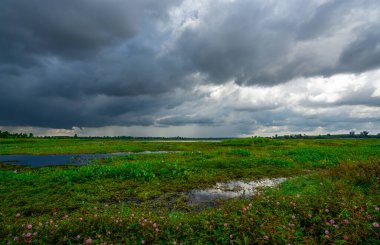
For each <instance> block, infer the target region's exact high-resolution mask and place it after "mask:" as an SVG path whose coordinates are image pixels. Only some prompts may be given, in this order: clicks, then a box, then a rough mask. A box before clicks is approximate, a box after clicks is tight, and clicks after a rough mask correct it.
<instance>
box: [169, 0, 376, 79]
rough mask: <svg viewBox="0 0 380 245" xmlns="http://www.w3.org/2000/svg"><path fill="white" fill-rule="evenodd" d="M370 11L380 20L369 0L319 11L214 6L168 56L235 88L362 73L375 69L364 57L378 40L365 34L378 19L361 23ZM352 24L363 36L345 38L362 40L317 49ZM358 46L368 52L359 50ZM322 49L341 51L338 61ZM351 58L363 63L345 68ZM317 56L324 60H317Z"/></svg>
mask: <svg viewBox="0 0 380 245" xmlns="http://www.w3.org/2000/svg"><path fill="white" fill-rule="evenodd" d="M370 10H371V11H376V12H377V14H378V15H379V16H380V9H379V7H378V5H377V2H376V1H373V0H367V1H365V0H364V1H355V0H351V1H342V0H332V1H327V2H326V3H324V4H322V5H320V6H318V5H317V4H316V2H313V1H306V2H305V1H290V2H286V3H282V2H281V3H280V2H279V1H272V2H263V1H248V0H240V1H236V2H233V3H229V2H225V3H224V4H215V5H212V7H210V10H209V11H208V12H207V13H204V14H203V15H202V12H200V13H199V16H200V17H199V19H200V20H201V21H203V22H202V23H204V24H201V25H200V26H199V27H196V28H188V29H186V30H185V31H184V32H183V34H182V35H181V37H180V38H179V39H178V40H177V50H175V51H174V52H176V53H177V54H178V55H179V56H183V57H184V59H185V58H187V59H188V58H190V60H191V61H192V62H193V65H194V69H195V70H199V71H201V72H203V73H205V74H207V75H208V76H209V80H210V82H213V83H224V82H226V81H228V80H234V81H235V82H236V83H238V84H245V85H252V84H259V85H263V86H268V85H273V84H278V83H282V82H286V81H288V80H291V79H293V78H297V77H302V76H304V77H308V76H316V75H327V76H329V75H332V74H335V73H339V72H342V71H343V72H351V71H353V72H356V71H360V72H362V71H365V70H368V69H373V68H375V67H379V65H380V62H379V61H378V55H377V52H376V53H375V54H373V55H371V57H372V58H371V57H369V58H367V57H366V55H367V54H368V52H371V50H373V48H374V47H376V46H374V44H376V43H375V41H377V40H379V39H378V38H377V36H376V35H373V34H371V33H372V30H371V29H372V28H377V27H378V24H379V23H380V18H379V17H377V18H376V19H370V18H368V20H367V19H366V11H370ZM310 16H311V17H310ZM358 19H359V20H361V22H360V23H359V24H358V23H356V22H358ZM356 24H358V25H362V28H363V29H364V31H363V32H361V33H359V32H357V31H356V30H346V32H349V35H350V36H353V37H356V38H359V39H360V36H368V38H367V37H365V38H364V40H363V41H354V43H351V44H350V43H348V42H349V41H348V40H346V41H345V40H341V41H340V44H334V43H333V44H329V43H328V42H327V41H326V42H327V43H326V44H325V45H323V43H322V42H324V39H328V38H333V37H335V38H339V35H342V34H341V32H342V30H345V28H346V26H347V25H348V26H351V25H352V26H355V25H356ZM347 35H348V34H347ZM345 38H346V37H344V36H342V37H341V39H345ZM376 38H377V39H376ZM371 40H372V42H371ZM306 42H309V43H314V46H311V48H313V50H310V49H302V48H301V47H302V45H303V44H305V43H306ZM358 42H359V43H358ZM363 44H370V45H371V46H370V47H366V48H363V47H364V45H363ZM326 45H339V46H336V48H335V49H336V50H340V49H344V53H343V54H342V55H341V56H340V59H339V52H338V53H337V55H336V56H335V57H331V54H330V53H329V52H330V50H329V49H326ZM344 45H348V46H347V47H345V46H344ZM358 46H359V47H358ZM329 48H331V47H329ZM352 53H354V54H358V55H361V56H362V59H366V60H365V63H363V62H361V61H360V60H354V61H353V62H351V61H350V60H352V59H351V57H352V56H351V54H352ZM323 55H325V56H326V58H324V59H323V58H321V57H323ZM333 59H337V60H338V59H339V62H338V64H335V65H334V64H332V63H331V61H333ZM359 59H360V57H359ZM345 63H348V64H345ZM351 63H352V67H351V65H350V64H351ZM345 66H346V67H347V68H344V67H345ZM360 67H361V68H360Z"/></svg>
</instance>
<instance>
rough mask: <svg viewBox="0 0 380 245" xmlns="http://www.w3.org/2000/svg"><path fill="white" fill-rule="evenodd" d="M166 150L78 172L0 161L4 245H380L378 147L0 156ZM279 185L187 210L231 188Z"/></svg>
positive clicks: (230, 146) (255, 142) (361, 143)
mask: <svg viewBox="0 0 380 245" xmlns="http://www.w3.org/2000/svg"><path fill="white" fill-rule="evenodd" d="M142 151H170V152H172V153H167V154H148V155H128V156H113V157H111V158H106V159H97V160H94V161H93V162H91V163H90V164H88V165H85V166H55V167H43V168H30V167H20V166H16V165H9V164H1V163H0V244H25V243H29V244H332V243H334V244H379V241H380V228H379V224H380V211H379V208H380V140H379V139H319V140H318V139H264V138H248V139H230V140H224V141H221V142H180V141H179V142H161V141H133V140H122V139H74V138H73V139H37V138H28V139H0V154H2V155H3V154H67V153H112V152H142ZM278 177H286V178H288V180H287V181H285V182H283V183H281V184H280V185H279V186H277V187H275V188H266V189H262V190H261V191H260V193H259V194H258V195H255V196H252V197H245V198H233V199H227V200H224V199H218V200H215V201H213V202H211V203H199V204H189V202H188V193H189V192H190V191H191V190H195V189H205V188H211V187H213V186H214V185H215V184H216V183H218V182H226V181H228V180H244V181H251V180H258V179H263V178H278Z"/></svg>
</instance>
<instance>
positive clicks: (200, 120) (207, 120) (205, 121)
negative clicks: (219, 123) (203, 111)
mask: <svg viewBox="0 0 380 245" xmlns="http://www.w3.org/2000/svg"><path fill="white" fill-rule="evenodd" d="M157 123H158V124H160V125H174V126H178V125H187V124H200V125H215V120H214V119H213V118H211V117H205V116H197V115H183V116H170V117H166V118H163V119H159V120H157Z"/></svg>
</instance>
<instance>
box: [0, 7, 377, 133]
mask: <svg viewBox="0 0 380 245" xmlns="http://www.w3.org/2000/svg"><path fill="white" fill-rule="evenodd" d="M379 26H380V3H379V1H378V0H310V1H304V0H288V1H283V0H267V1H262V0H160V1H157V0H128V1H126V0H107V1H104V0H65V1H59V0H1V1H0V33H1V34H0V111H1V113H0V130H1V129H3V130H11V131H26V132H34V133H35V134H36V135H72V134H73V133H77V134H78V135H110V136H114V135H132V136H177V135H178V136H185V137H224V136H248V135H269V136H271V135H274V134H289V133H306V134H320V133H347V132H349V131H351V130H354V131H357V132H359V131H362V130H368V131H369V132H370V133H371V134H377V133H380V28H379Z"/></svg>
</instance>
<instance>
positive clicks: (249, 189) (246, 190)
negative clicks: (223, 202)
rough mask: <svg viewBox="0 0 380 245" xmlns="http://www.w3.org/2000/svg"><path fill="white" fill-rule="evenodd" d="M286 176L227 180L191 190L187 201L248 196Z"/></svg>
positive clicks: (201, 201) (196, 202)
mask: <svg viewBox="0 0 380 245" xmlns="http://www.w3.org/2000/svg"><path fill="white" fill-rule="evenodd" d="M285 180H287V179H286V178H275V179H261V180H257V181H250V182H244V181H235V180H232V181H229V182H226V183H217V184H216V185H215V187H214V188H210V189H204V190H192V191H190V193H189V203H190V204H198V203H207V202H211V201H213V200H215V199H219V198H221V199H229V198H234V197H249V196H253V195H255V194H257V192H258V191H259V190H260V189H261V188H264V187H273V186H276V185H278V184H280V183H281V182H284V181H285Z"/></svg>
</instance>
